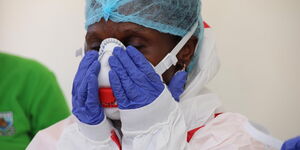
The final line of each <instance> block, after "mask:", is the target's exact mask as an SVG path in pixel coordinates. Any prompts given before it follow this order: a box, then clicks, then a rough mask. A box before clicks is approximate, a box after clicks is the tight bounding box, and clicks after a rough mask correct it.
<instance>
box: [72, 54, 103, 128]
mask: <svg viewBox="0 0 300 150" xmlns="http://www.w3.org/2000/svg"><path fill="white" fill-rule="evenodd" d="M98 57H99V54H98V52H97V51H94V50H92V51H88V52H87V53H86V54H85V56H84V57H83V59H82V60H81V62H80V65H79V68H78V70H77V73H76V76H75V79H74V81H73V88H72V105H73V109H72V112H73V114H74V115H75V116H76V117H77V118H78V120H80V121H81V122H83V123H86V124H89V125H97V124H99V123H101V122H102V121H103V119H104V111H103V108H102V107H101V105H100V102H99V95H98V74H99V72H100V63H99V61H98Z"/></svg>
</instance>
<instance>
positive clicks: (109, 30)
mask: <svg viewBox="0 0 300 150" xmlns="http://www.w3.org/2000/svg"><path fill="white" fill-rule="evenodd" d="M86 3H87V4H86V28H87V34H86V53H85V56H84V57H83V59H82V61H81V63H80V65H79V68H78V71H77V74H76V76H75V79H74V82H73V89H72V95H73V97H72V103H73V111H72V112H73V114H74V116H71V117H69V118H68V119H66V120H64V121H61V122H59V123H57V124H56V125H54V126H52V127H50V128H48V129H46V130H44V131H41V132H39V133H38V135H37V136H36V137H35V138H34V139H33V141H32V142H31V144H30V145H29V146H28V147H27V149H28V150H34V149H40V148H41V147H42V148H43V149H64V150H74V149H82V150H83V149H84V150H92V149H97V150H102V149H103V150H108V149H111V150H120V149H123V150H167V149H170V150H196V149H197V150H199V149H222V150H224V149H228V150H235V149H244V150H247V149H249V150H250V149H257V150H259V149H280V147H281V145H282V142H281V141H279V140H277V139H275V138H273V137H271V136H269V135H267V134H264V133H263V132H261V131H259V130H257V129H256V128H255V127H254V126H252V124H251V123H249V121H248V119H247V118H246V117H244V116H242V115H241V114H238V113H231V112H224V111H223V110H222V108H221V102H220V100H219V97H218V96H217V95H216V94H214V93H212V92H211V91H210V90H208V89H207V88H205V85H206V84H207V83H208V82H209V81H210V80H211V79H212V78H213V77H214V76H215V74H216V73H217V71H218V69H219V60H218V57H217V54H216V49H215V40H214V38H213V35H212V33H211V29H210V27H209V25H208V24H206V23H204V22H203V21H202V18H201V15H200V10H201V2H200V1H199V0H189V1H186V0H109V1H107V0H87V1H86ZM108 45H110V46H108ZM112 45H115V46H112ZM107 51H110V53H111V54H110V55H106V54H107V53H106V52H107ZM106 59H107V61H103V60H106ZM104 64H107V65H108V66H109V67H110V69H107V66H106V65H104ZM105 71H107V74H108V75H107V76H108V78H105V77H102V75H101V73H102V72H105ZM103 82H109V84H110V85H109V87H111V91H112V92H111V93H113V95H112V94H111V93H110V92H109V90H108V91H106V92H105V90H104V89H101V84H103ZM99 87H100V88H99ZM107 97H110V98H111V97H114V98H112V99H115V101H110V100H108V101H107V100H104V99H107ZM99 99H100V101H99ZM45 145H47V146H45Z"/></svg>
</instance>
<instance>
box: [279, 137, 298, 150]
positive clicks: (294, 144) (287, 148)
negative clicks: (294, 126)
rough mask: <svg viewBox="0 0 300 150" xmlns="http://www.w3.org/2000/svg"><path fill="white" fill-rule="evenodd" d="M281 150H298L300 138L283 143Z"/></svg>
mask: <svg viewBox="0 0 300 150" xmlns="http://www.w3.org/2000/svg"><path fill="white" fill-rule="evenodd" d="M281 150H300V136H298V137H295V138H292V139H289V140H287V141H285V142H284V144H283V145H282V147H281Z"/></svg>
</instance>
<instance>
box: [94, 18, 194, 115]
mask: <svg viewBox="0 0 300 150" xmlns="http://www.w3.org/2000/svg"><path fill="white" fill-rule="evenodd" d="M197 26H198V23H196V24H195V25H194V26H193V27H192V29H191V31H190V32H188V33H187V34H186V35H185V36H184V37H183V38H182V39H181V41H180V42H179V43H178V44H177V45H176V46H175V48H174V49H173V50H172V51H171V52H170V53H169V54H167V55H166V56H165V57H164V59H162V61H160V62H159V63H158V65H156V66H155V67H154V69H155V71H156V73H158V74H159V75H160V76H161V75H162V74H163V73H164V72H165V71H166V70H167V69H169V68H170V67H171V66H172V65H176V63H177V61H178V60H177V57H176V55H177V53H178V52H179V51H180V50H181V49H182V47H183V46H184V45H185V44H186V42H187V41H188V40H189V39H190V38H191V36H192V35H193V34H194V32H195V31H196V29H197ZM115 47H122V48H123V49H124V50H125V49H126V47H125V46H124V44H122V42H120V41H119V40H117V39H114V38H108V39H105V40H103V41H102V43H101V45H100V49H99V62H100V64H101V70H100V73H99V76H98V83H99V96H100V103H101V105H102V107H103V108H104V112H105V114H106V116H107V117H108V118H110V119H113V120H120V112H119V109H118V105H117V102H116V99H115V97H114V95H113V91H112V89H111V86H110V83H109V71H110V69H111V68H110V66H109V63H108V59H109V57H110V56H112V52H113V50H114V48H115ZM150 64H151V63H150ZM151 65H152V64H151Z"/></svg>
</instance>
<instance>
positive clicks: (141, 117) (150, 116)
mask: <svg viewBox="0 0 300 150" xmlns="http://www.w3.org/2000/svg"><path fill="white" fill-rule="evenodd" d="M176 109H178V103H177V102H176V101H175V100H174V99H173V97H172V95H171V93H170V92H169V90H168V88H167V87H166V85H165V88H164V90H163V92H162V93H161V94H160V95H159V96H158V97H157V98H156V99H155V100H154V101H153V102H152V103H150V104H148V105H146V106H144V107H141V108H137V109H128V110H120V116H121V121H122V131H144V130H147V129H149V128H150V127H152V126H153V125H155V124H158V123H164V122H167V120H168V118H169V116H170V114H171V113H172V112H173V111H175V110H176Z"/></svg>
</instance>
